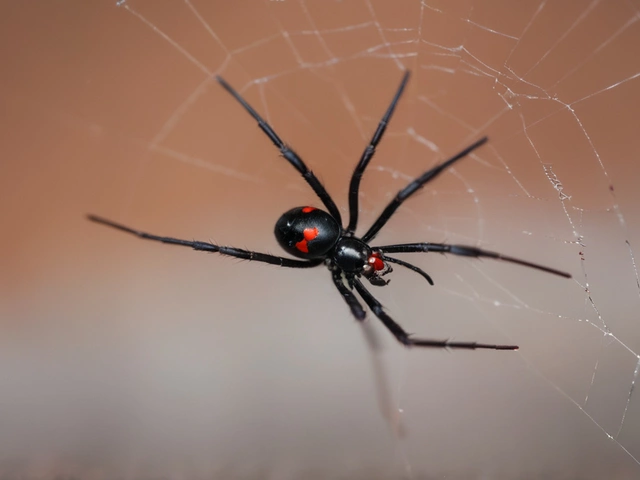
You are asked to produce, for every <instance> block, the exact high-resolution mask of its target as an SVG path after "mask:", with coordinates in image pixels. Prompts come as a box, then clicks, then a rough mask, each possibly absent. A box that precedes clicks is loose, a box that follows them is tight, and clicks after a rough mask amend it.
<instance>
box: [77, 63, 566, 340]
mask: <svg viewBox="0 0 640 480" xmlns="http://www.w3.org/2000/svg"><path fill="white" fill-rule="evenodd" d="M216 80H217V81H218V82H219V83H220V85H222V87H223V88H224V89H225V90H227V92H229V93H230V94H231V95H232V96H233V97H234V98H235V99H236V100H237V101H238V102H239V103H240V104H241V105H242V106H243V107H244V108H245V110H246V111H247V112H249V114H250V115H251V116H252V117H253V119H254V120H255V121H257V122H258V126H259V127H260V128H261V129H262V131H263V132H264V133H265V134H266V135H267V137H269V139H270V140H271V141H272V142H273V144H274V145H275V146H276V147H277V148H278V149H279V150H280V153H281V154H282V156H283V157H284V158H285V159H286V160H287V161H288V162H289V163H290V164H291V165H292V166H293V167H294V168H295V169H296V170H297V171H298V172H299V173H300V174H301V175H302V177H303V178H304V179H305V181H306V182H307V183H308V184H309V185H310V186H311V188H312V189H313V191H314V192H315V193H316V195H318V198H319V199H320V200H321V201H322V203H323V204H324V206H325V207H326V209H327V211H324V210H321V209H319V208H316V207H310V206H306V207H296V208H293V209H291V210H289V211H287V212H285V213H284V214H283V215H282V216H281V217H280V219H278V221H277V222H276V226H275V231H274V232H275V236H276V239H277V240H278V243H279V244H280V246H281V247H282V248H283V249H284V250H285V251H286V252H287V253H289V254H290V255H293V256H294V257H298V258H300V259H302V260H295V259H292V258H287V257H279V256H276V255H270V254H266V253H259V252H252V251H249V250H243V249H239V248H235V247H225V246H221V245H214V244H212V243H209V242H199V241H189V240H180V239H178V238H172V237H162V236H158V235H152V234H150V233H145V232H142V231H139V230H135V229H132V228H129V227H125V226H124V225H121V224H119V223H115V222H112V221H111V220H106V219H104V218H101V217H97V216H95V215H89V217H88V218H89V219H90V220H92V221H94V222H98V223H102V224H103V225H107V226H110V227H113V228H117V229H118V230H122V231H124V232H127V233H131V234H134V235H137V236H138V237H141V238H146V239H150V240H155V241H159V242H163V243H169V244H173V245H182V246H186V247H191V248H193V249H195V250H202V251H207V252H217V253H220V254H222V255H228V256H231V257H236V258H242V259H246V260H255V261H258V262H264V263H270V264H272V265H279V266H281V267H289V268H309V267H315V266H318V265H320V264H322V263H324V264H325V265H326V266H327V267H328V268H329V270H330V271H331V273H332V278H333V283H334V285H335V286H336V288H337V290H338V292H340V295H342V298H343V299H344V301H345V302H346V303H347V305H348V306H349V308H350V309H351V313H352V314H353V316H354V317H355V318H356V319H358V320H363V319H364V318H365V311H364V308H363V306H362V305H361V303H360V301H359V300H358V299H357V298H356V296H355V295H354V293H353V290H354V289H355V291H356V292H358V294H359V295H360V297H361V298H362V299H363V300H364V302H365V303H366V304H367V305H368V306H369V308H370V309H371V310H372V311H373V313H374V314H375V315H376V316H377V317H378V318H379V319H380V320H381V321H382V323H383V324H384V325H385V327H387V328H388V329H389V331H390V332H391V333H392V334H393V335H394V336H395V337H396V338H397V339H398V341H400V342H401V343H402V344H404V345H407V346H420V347H436V348H466V349H475V348H489V349H495V350H516V349H517V348H518V347H517V346H516V345H493V344H486V343H476V342H454V341H449V340H431V339H422V338H415V337H413V336H411V337H410V336H409V335H408V334H407V333H406V332H405V331H404V330H403V329H402V327H400V325H398V324H397V323H396V322H395V321H394V320H393V319H392V318H391V317H390V316H389V315H387V313H386V312H385V311H384V310H383V308H382V305H381V304H380V302H379V301H378V300H376V298H375V297H374V296H373V295H372V294H371V292H369V290H367V289H366V287H365V286H364V285H363V284H362V282H361V281H360V278H361V277H364V278H366V279H367V280H368V281H369V282H370V283H371V284H372V285H376V286H384V285H387V284H388V283H389V282H388V281H386V280H384V279H383V278H382V277H383V276H384V275H386V274H388V273H390V272H391V271H392V268H391V265H390V264H391V263H394V264H396V265H400V266H402V267H405V268H407V269H409V270H411V271H413V272H415V273H417V274H419V275H421V276H422V277H423V278H424V279H425V280H426V281H427V282H429V283H430V284H431V285H433V280H432V279H431V277H430V276H429V274H427V273H426V272H425V271H424V270H422V269H421V268H419V267H417V266H415V265H413V264H411V263H408V262H405V261H404V260H400V259H399V258H395V257H390V256H389V254H390V253H409V252H439V253H451V254H453V255H460V256H464V257H476V258H479V257H485V258H493V259H496V260H504V261H507V262H511V263H515V264H518V265H522V266H525V267H530V268H535V269H538V270H542V271H544V272H547V273H552V274H554V275H559V276H562V277H566V278H570V277H571V275H569V274H568V273H565V272H562V271H560V270H556V269H554V268H549V267H544V266H542V265H538V264H535V263H531V262H528V261H526V260H520V259H517V258H514V257H509V256H506V255H502V254H500V253H496V252H490V251H487V250H482V249H480V248H477V247H473V246H467V245H451V244H446V243H426V242H420V243H403V244H397V245H382V246H371V245H370V242H371V241H372V240H373V239H374V237H375V236H376V235H377V233H378V232H379V231H380V229H381V228H382V227H383V226H384V225H385V224H386V223H387V221H388V220H389V219H390V218H391V216H392V215H393V214H394V213H395V211H396V210H397V209H398V207H400V205H402V203H403V202H404V201H405V200H407V199H408V198H409V197H410V196H411V195H413V194H414V193H415V192H416V191H417V190H419V189H420V188H422V187H423V186H424V185H426V184H427V183H428V182H430V181H431V180H433V179H434V178H435V177H437V176H438V175H439V174H440V173H442V172H443V171H445V170H446V169H447V168H449V167H450V166H451V165H453V164H454V163H455V162H457V161H458V160H460V159H461V158H464V157H466V156H467V155H469V154H470V153H471V152H473V151H474V150H475V149H477V148H478V147H480V146H481V145H483V144H484V143H485V142H486V141H487V137H483V138H481V139H480V140H478V141H476V142H475V143H473V144H471V145H470V146H469V147H467V148H465V149H464V150H462V151H461V152H459V153H457V154H456V155H454V156H453V157H451V158H449V159H448V160H446V161H445V162H443V163H441V164H439V165H436V166H435V167H433V168H431V169H430V170H427V171H426V172H425V173H423V174H422V175H420V176H419V177H417V178H415V179H414V180H413V181H412V182H410V183H409V184H408V185H407V186H406V187H405V188H403V189H402V190H400V191H399V192H398V193H397V194H396V196H395V197H394V199H393V200H392V201H391V202H390V203H389V204H388V205H387V206H386V207H385V209H384V210H383V211H382V213H381V214H380V216H379V217H378V218H377V219H376V221H375V222H373V225H371V227H369V229H368V230H367V231H366V233H365V234H364V235H362V236H361V237H357V236H356V235H355V231H356V227H357V224H358V192H359V190H360V180H361V179H362V175H363V174H364V171H365V169H366V168H367V165H368V164H369V161H370V160H371V158H372V157H373V155H374V154H375V151H376V147H377V145H378V143H379V142H380V140H381V139H382V136H383V135H384V131H385V129H386V128H387V124H388V123H389V120H390V119H391V116H392V114H393V111H394V110H395V108H396V105H397V103H398V100H399V99H400V97H401V95H402V92H403V91H404V88H405V86H406V84H407V81H408V80H409V72H408V71H407V72H405V74H404V76H403V77H402V82H401V83H400V86H399V87H398V90H397V91H396V94H395V96H394V97H393V100H392V101H391V104H390V105H389V107H388V108H387V111H386V113H385V114H384V116H383V117H382V120H380V123H379V124H378V128H377V129H376V131H375V133H374V134H373V137H372V138H371V141H370V142H369V145H367V147H366V148H365V150H364V152H363V154H362V157H361V158H360V161H359V162H358V164H357V165H356V168H355V170H354V172H353V175H352V176H351V182H350V184H349V224H348V225H347V227H346V228H345V227H343V224H342V217H341V215H340V210H339V209H338V207H337V206H336V204H335V202H334V201H333V199H332V198H331V196H330V195H329V193H328V192H327V191H326V190H325V188H324V186H323V185H322V184H321V183H320V181H319V180H318V179H317V177H316V176H315V175H314V174H313V172H312V171H311V170H309V169H308V168H307V166H306V165H305V163H304V162H303V161H302V159H301V158H300V157H299V156H298V155H297V154H296V153H295V152H294V151H293V150H292V149H291V148H289V147H288V146H287V145H286V144H285V143H284V142H283V141H282V140H281V139H280V137H278V135H277V134H276V132H275V131H274V130H273V128H271V126H270V125H269V124H268V123H267V122H265V121H264V120H263V119H262V117H261V116H260V115H259V114H258V112H256V111H255V110H254V109H253V108H252V107H251V105H249V104H248V103H247V101H246V100H245V99H244V98H242V96H241V95H240V94H239V93H238V92H236V91H235V90H234V89H233V87H231V85H229V84H228V83H227V82H226V81H224V80H223V79H222V78H221V77H216ZM345 282H346V283H345Z"/></svg>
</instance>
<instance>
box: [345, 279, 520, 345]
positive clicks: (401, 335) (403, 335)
mask: <svg viewBox="0 0 640 480" xmlns="http://www.w3.org/2000/svg"><path fill="white" fill-rule="evenodd" d="M353 286H354V287H355V288H356V290H357V291H358V293H359V294H360V296H361V297H362V298H363V300H364V301H365V303H366V304H367V305H368V306H369V308H370V309H371V310H372V311H373V313H374V314H375V315H376V317H378V318H379V319H380V321H381V322H382V323H383V324H384V326H385V327H387V328H388V329H389V331H390V332H391V333H392V334H393V336H394V337H396V338H397V339H398V341H399V342H400V343H402V344H403V345H405V346H407V347H413V346H415V347H430V348H459V349H465V350H476V349H479V348H485V349H490V350H517V349H518V346H517V345H492V344H488V343H477V342H452V341H450V340H431V339H427V338H413V337H411V336H409V334H407V332H405V331H404V330H403V328H402V327H401V326H400V325H398V324H397V323H396V322H395V321H394V320H393V319H392V318H391V317H390V316H389V315H387V314H386V313H385V311H384V310H383V308H382V305H381V304H380V302H379V301H378V300H376V299H375V297H374V296H373V295H371V293H370V292H369V291H368V290H367V289H366V288H365V287H364V285H363V284H362V282H360V280H358V279H357V278H354V279H353Z"/></svg>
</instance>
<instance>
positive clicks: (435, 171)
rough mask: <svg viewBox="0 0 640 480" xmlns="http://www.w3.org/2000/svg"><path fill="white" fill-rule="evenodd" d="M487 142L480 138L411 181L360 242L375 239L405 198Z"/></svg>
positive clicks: (484, 138)
mask: <svg viewBox="0 0 640 480" xmlns="http://www.w3.org/2000/svg"><path fill="white" fill-rule="evenodd" d="M487 140H488V138H487V137H482V138H481V139H480V140H478V141H477V142H475V143H474V144H472V145H470V146H468V147H467V148H465V149H464V150H462V151H461V152H460V153H457V154H456V155H454V156H453V157H451V158H450V159H449V160H447V161H446V162H444V163H441V164H440V165H436V166H435V167H433V168H432V169H431V170H428V171H427V172H425V173H423V174H422V175H421V176H419V177H418V178H416V179H415V180H413V181H412V182H411V183H410V184H409V185H407V186H406V187H405V188H403V189H402V190H400V191H399V192H398V193H397V194H396V196H395V198H394V199H393V200H391V202H390V203H389V205H387V207H386V208H385V209H384V211H383V212H382V214H381V215H380V216H379V217H378V219H377V220H376V221H375V222H374V223H373V225H372V226H371V228H369V231H367V233H365V234H364V235H363V236H362V241H363V242H365V243H369V241H371V240H372V239H373V237H375V236H376V235H377V234H378V232H379V231H380V229H381V228H382V227H384V225H385V223H387V221H388V220H389V219H390V218H391V216H392V215H393V214H394V213H395V211H396V210H397V209H398V207H399V206H400V205H402V203H403V202H404V201H405V200H406V199H407V198H409V197H410V196H411V195H413V194H414V193H415V192H416V191H417V190H418V189H420V188H422V187H423V186H424V185H425V184H427V183H428V182H430V181H431V180H433V179H434V178H436V177H437V176H438V175H440V174H441V173H442V172H443V171H445V170H446V169H447V168H449V167H450V166H451V165H453V164H454V163H455V162H457V161H458V160H460V159H461V158H464V157H466V156H467V155H469V154H470V153H471V152H473V151H474V150H475V149H476V148H478V147H480V146H481V145H483V144H484V143H486V141H487Z"/></svg>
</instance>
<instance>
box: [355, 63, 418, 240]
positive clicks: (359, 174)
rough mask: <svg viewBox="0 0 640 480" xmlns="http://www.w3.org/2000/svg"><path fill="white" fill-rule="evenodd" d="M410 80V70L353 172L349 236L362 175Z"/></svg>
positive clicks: (356, 220) (356, 210)
mask: <svg viewBox="0 0 640 480" xmlns="http://www.w3.org/2000/svg"><path fill="white" fill-rule="evenodd" d="M408 80H409V70H407V71H406V72H404V75H403V77H402V81H401V82H400V86H399V87H398V90H397V91H396V94H395V95H394V97H393V100H391V105H389V108H388V109H387V112H386V113H385V114H384V116H383V117H382V120H380V123H379V124H378V128H377V129H376V132H375V133H374V134H373V138H371V142H369V145H367V148H365V149H364V152H363V153H362V157H361V158H360V162H358V165H357V166H356V169H355V170H354V172H353V176H352V177H351V182H350V183H349V226H348V227H347V234H349V235H351V234H353V232H355V230H356V226H357V225H358V192H359V191H360V180H361V179H362V175H363V174H364V171H365V169H366V168H367V165H369V161H370V160H371V158H372V157H373V155H374V154H375V153H376V147H377V146H378V143H380V140H381V139H382V136H383V135H384V131H385V130H386V129H387V125H388V124H389V120H391V115H393V111H394V110H395V108H396V105H397V104H398V100H400V97H401V96H402V92H403V91H404V87H405V86H406V85H407V81H408Z"/></svg>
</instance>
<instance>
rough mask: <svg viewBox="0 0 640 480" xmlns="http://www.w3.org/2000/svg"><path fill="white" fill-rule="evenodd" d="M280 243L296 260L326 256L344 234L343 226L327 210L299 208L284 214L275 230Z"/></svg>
mask: <svg viewBox="0 0 640 480" xmlns="http://www.w3.org/2000/svg"><path fill="white" fill-rule="evenodd" d="M274 233H275V236H276V240H278V243H279V244H280V246H281V247H282V248H283V250H285V251H286V252H288V253H290V254H291V255H293V256H294V257H298V258H306V259H314V258H323V257H325V256H326V255H327V254H328V253H329V252H330V251H331V249H332V248H333V247H334V246H335V244H336V243H337V242H338V239H339V238H340V236H341V235H342V227H341V226H340V225H339V224H338V222H336V221H335V219H334V218H333V217H332V216H331V215H329V214H328V213H327V212H325V211H324V210H320V209H319V208H315V207H296V208H292V209H291V210H289V211H287V212H285V213H284V214H282V216H281V217H280V218H279V219H278V221H277V222H276V227H275V229H274Z"/></svg>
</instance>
